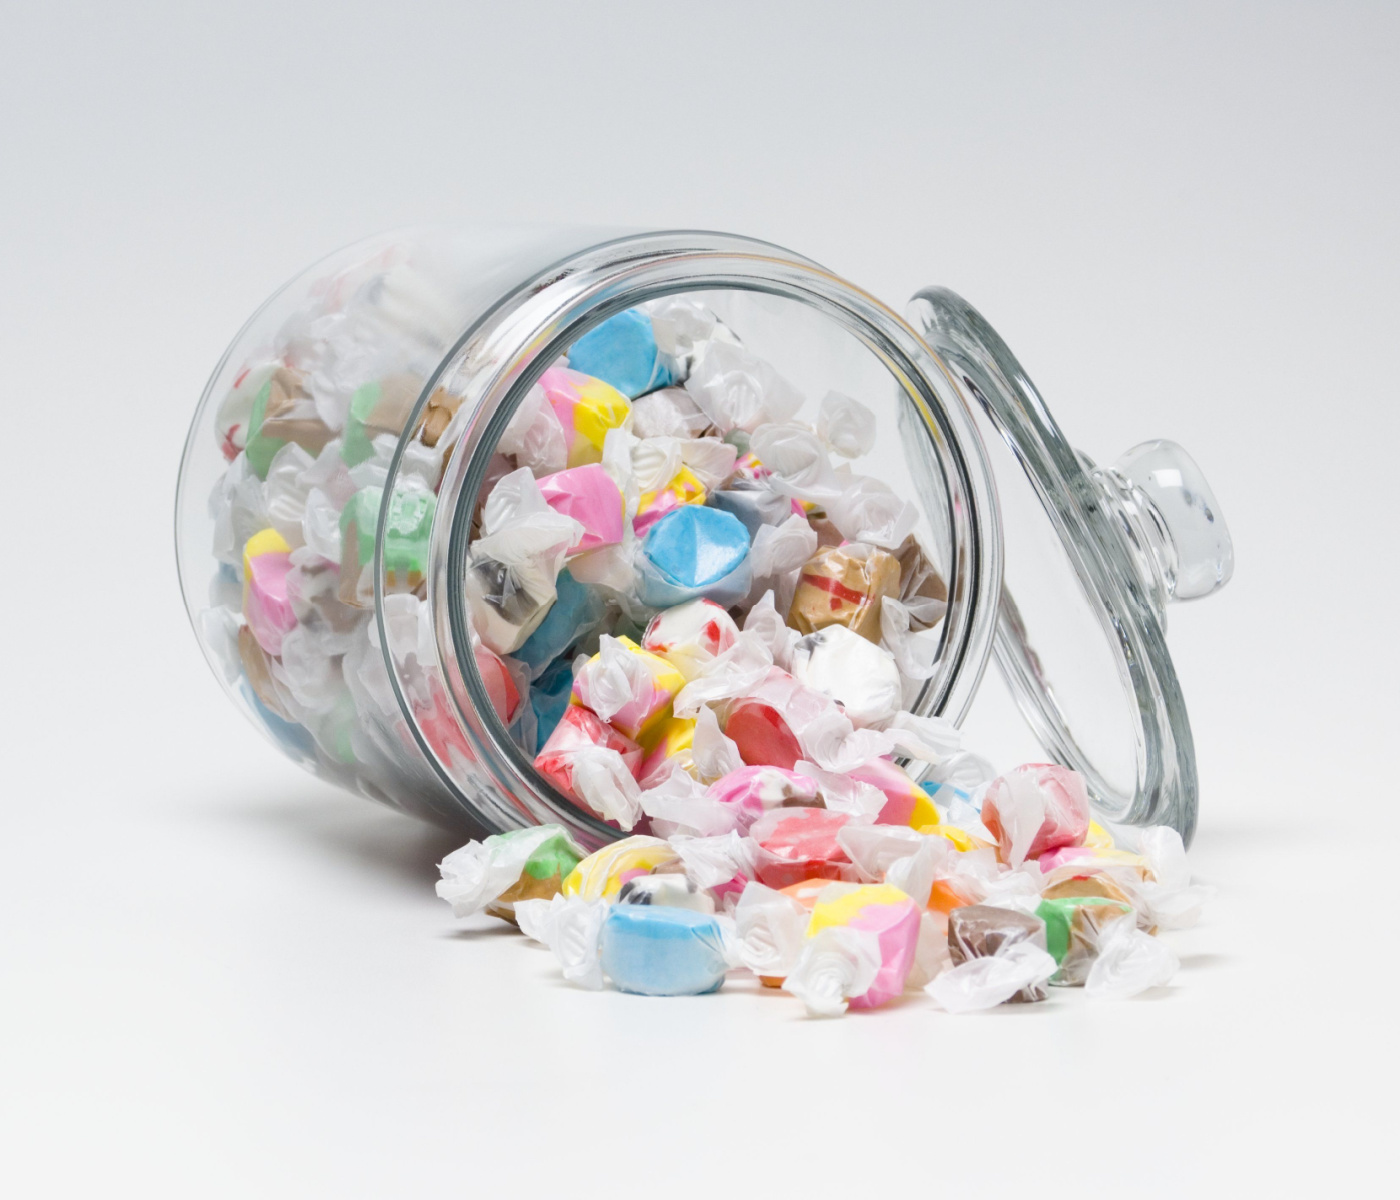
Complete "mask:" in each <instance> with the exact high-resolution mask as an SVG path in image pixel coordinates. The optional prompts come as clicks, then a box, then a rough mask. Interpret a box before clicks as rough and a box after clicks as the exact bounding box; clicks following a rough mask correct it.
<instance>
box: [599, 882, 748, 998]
mask: <svg viewBox="0 0 1400 1200" xmlns="http://www.w3.org/2000/svg"><path fill="white" fill-rule="evenodd" d="M598 953H599V955H600V958H601V961H602V967H603V970H604V972H606V974H607V975H608V977H609V978H610V979H611V980H612V981H613V984H614V986H616V987H617V989H618V990H619V991H623V992H635V993H636V994H638V995H642V996H699V995H703V994H705V993H707V992H713V991H717V990H718V989H719V987H720V986H721V985H722V984H723V983H724V976H725V973H726V972H727V971H728V969H729V964H728V962H727V960H726V959H725V954H724V933H723V931H722V930H721V928H720V924H719V922H718V921H717V920H715V918H714V917H712V916H709V915H707V914H705V913H698V912H690V911H689V910H687V909H684V908H667V907H659V906H656V905H650V904H645V905H643V904H619V905H615V906H614V907H613V908H611V909H610V910H609V911H608V915H607V917H606V918H604V920H603V928H602V931H601V933H600V934H599V937H598Z"/></svg>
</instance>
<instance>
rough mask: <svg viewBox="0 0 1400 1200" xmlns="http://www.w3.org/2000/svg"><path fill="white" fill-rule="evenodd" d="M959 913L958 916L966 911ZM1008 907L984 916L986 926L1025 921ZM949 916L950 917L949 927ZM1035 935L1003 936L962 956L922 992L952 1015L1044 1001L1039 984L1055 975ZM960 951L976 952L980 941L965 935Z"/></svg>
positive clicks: (1035, 923)
mask: <svg viewBox="0 0 1400 1200" xmlns="http://www.w3.org/2000/svg"><path fill="white" fill-rule="evenodd" d="M966 911H968V910H966V909H959V910H958V912H959V913H963V912H966ZM1024 916H1025V914H1023V913H1014V912H1012V911H1011V910H1010V909H994V910H992V912H991V913H990V914H989V915H988V917H987V921H988V923H993V924H998V925H1006V924H1009V919H1010V918H1013V917H1024ZM1027 919H1028V920H1029V921H1031V923H1032V924H1033V925H1035V926H1036V931H1035V932H1036V933H1041V931H1042V928H1043V927H1041V926H1040V924H1039V922H1037V921H1035V919H1034V918H1033V917H1032V918H1027ZM951 921H952V918H951V917H950V918H949V922H950V925H951ZM1034 937H1035V933H1030V932H1029V931H1028V932H1027V936H1025V937H1014V938H1013V937H1003V938H1001V939H1000V940H999V941H998V943H997V945H996V947H995V949H994V950H993V951H992V952H991V953H985V954H980V955H977V954H974V955H971V956H968V957H965V958H964V959H963V961H961V962H958V963H957V964H956V965H955V966H950V967H949V968H948V969H946V970H944V971H942V972H940V973H939V974H938V975H937V976H936V977H935V978H934V979H933V980H932V982H930V983H929V984H927V985H926V987H925V989H924V990H925V991H926V992H928V994H929V995H930V996H932V997H933V999H934V1001H935V1002H936V1003H937V1004H938V1005H939V1006H940V1007H942V1008H944V1009H946V1010H947V1011H948V1012H951V1013H967V1012H978V1011H981V1010H983V1009H988V1008H995V1007H996V1006H997V1005H998V1004H1005V1003H1006V1002H1007V1001H1008V1000H1011V999H1013V998H1016V997H1021V996H1025V997H1027V998H1029V999H1034V1000H1038V999H1041V998H1043V997H1044V994H1045V993H1044V986H1043V985H1044V984H1045V982H1046V980H1048V979H1049V978H1050V977H1051V976H1052V975H1053V974H1054V973H1055V960H1054V959H1053V958H1051V957H1050V955H1049V954H1047V953H1046V952H1045V950H1044V948H1043V947H1041V946H1039V945H1037V944H1036V943H1035V941H1034V940H1033V938H1034ZM949 938H950V941H949V950H950V957H951V953H952V941H951V938H952V933H951V931H950V934H949ZM960 941H962V942H963V945H964V951H963V952H964V953H966V950H967V949H968V948H971V949H977V948H980V947H981V946H982V945H984V944H983V943H981V942H980V941H979V939H977V938H975V937H972V936H969V937H968V938H967V939H960Z"/></svg>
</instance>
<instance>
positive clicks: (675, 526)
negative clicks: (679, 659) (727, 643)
mask: <svg viewBox="0 0 1400 1200" xmlns="http://www.w3.org/2000/svg"><path fill="white" fill-rule="evenodd" d="M637 575H638V588H637V595H638V598H639V599H640V600H641V601H642V603H643V604H649V605H652V606H653V607H656V608H668V607H671V606H674V605H677V604H683V603H685V602H686V601H687V600H694V599H698V598H699V597H701V596H704V597H707V598H709V599H710V600H713V601H715V603H717V604H721V605H724V604H734V603H736V602H737V601H739V600H741V599H743V598H744V597H745V596H747V595H748V592H749V585H750V583H751V580H752V575H751V572H750V568H749V535H748V531H747V530H746V529H745V528H744V526H743V525H742V524H741V523H740V522H739V520H738V519H737V518H736V517H732V516H730V515H729V514H728V513H725V512H720V511H719V510H718V509H714V508H705V507H703V506H700V505H696V504H687V505H685V506H683V507H681V508H677V509H673V510H672V511H671V512H669V513H667V514H666V515H665V516H664V517H662V518H661V519H660V520H659V521H657V523H656V524H655V525H653V526H652V527H651V529H650V530H649V531H648V533H647V536H646V539H645V540H644V541H643V542H642V549H641V554H640V556H639V558H638V562H637Z"/></svg>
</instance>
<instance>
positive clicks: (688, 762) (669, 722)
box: [637, 717, 695, 788]
mask: <svg viewBox="0 0 1400 1200" xmlns="http://www.w3.org/2000/svg"><path fill="white" fill-rule="evenodd" d="M694 744H695V719H694V718H693V717H667V718H666V719H665V720H664V721H662V722H661V723H660V724H659V725H658V726H656V727H655V728H654V729H653V730H652V731H651V732H650V733H649V734H648V736H647V751H646V757H645V758H643V759H642V766H641V770H639V771H638V772H637V782H638V783H640V784H641V785H642V787H644V788H650V787H655V786H656V785H657V784H659V783H660V782H661V781H662V780H663V779H665V778H666V776H667V775H669V774H670V773H671V771H672V770H674V769H675V768H676V767H680V769H681V770H682V771H684V772H685V773H686V774H687V775H694V774H695V762H694V759H693V757H692V755H691V749H692V747H693V746H694Z"/></svg>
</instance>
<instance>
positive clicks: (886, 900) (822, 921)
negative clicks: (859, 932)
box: [807, 883, 921, 1008]
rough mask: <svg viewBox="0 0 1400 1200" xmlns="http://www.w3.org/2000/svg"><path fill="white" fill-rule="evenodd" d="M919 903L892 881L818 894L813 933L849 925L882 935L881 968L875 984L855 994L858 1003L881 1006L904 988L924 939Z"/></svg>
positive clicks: (859, 1005)
mask: <svg viewBox="0 0 1400 1200" xmlns="http://www.w3.org/2000/svg"><path fill="white" fill-rule="evenodd" d="M920 915H921V914H920V910H919V906H918V905H917V904H915V903H914V901H913V900H912V899H910V898H909V896H907V895H906V894H905V893H904V892H902V891H900V890H899V889H898V888H897V887H891V886H890V885H889V884H887V883H867V884H839V883H838V884H832V885H831V886H830V887H828V888H827V889H826V890H825V891H824V892H822V893H821V894H820V895H819V896H818V897H817V903H816V905H815V906H814V907H813V909H812V920H811V924H809V925H808V926H807V936H808V937H809V938H810V937H815V936H816V935H817V934H818V933H820V932H821V931H822V930H823V929H830V928H833V927H838V926H847V927H849V928H851V929H864V930H868V931H869V932H872V933H875V934H876V935H878V943H879V947H880V969H879V970H878V971H877V972H876V974H875V981H874V982H873V983H872V984H871V985H870V987H869V989H868V990H867V991H865V992H864V993H863V994H861V995H859V996H853V997H851V1000H850V1004H851V1007H852V1008H877V1007H878V1006H879V1005H881V1004H886V1003H888V1002H889V1001H890V1000H893V999H894V998H895V997H896V996H898V995H900V994H901V993H902V992H903V991H904V982H905V980H906V979H907V978H908V977H909V970H910V968H911V967H912V966H913V965H914V951H915V948H916V947H917V945H918V941H919V918H920Z"/></svg>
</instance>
